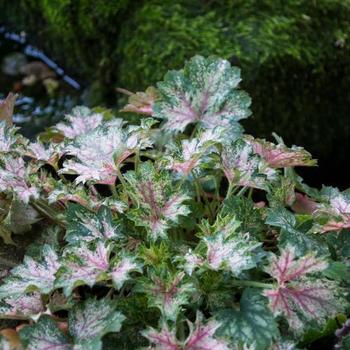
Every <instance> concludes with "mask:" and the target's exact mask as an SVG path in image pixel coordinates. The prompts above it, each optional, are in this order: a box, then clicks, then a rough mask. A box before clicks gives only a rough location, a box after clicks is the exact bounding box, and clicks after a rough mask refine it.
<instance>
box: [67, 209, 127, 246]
mask: <svg viewBox="0 0 350 350" xmlns="http://www.w3.org/2000/svg"><path fill="white" fill-rule="evenodd" d="M112 220H113V219H112V214H111V211H110V209H109V208H107V207H105V206H101V207H100V208H99V210H98V212H97V213H96V214H95V213H92V212H91V211H89V210H87V209H86V208H84V207H82V206H80V205H78V204H70V205H69V206H68V210H67V221H68V227H67V231H66V237H65V238H66V240H67V241H68V242H69V243H70V244H80V243H81V242H82V241H84V242H92V241H96V240H99V241H106V240H116V239H120V238H121V237H122V234H121V232H120V231H119V229H118V227H117V226H116V225H115V224H114V223H113V221H112Z"/></svg>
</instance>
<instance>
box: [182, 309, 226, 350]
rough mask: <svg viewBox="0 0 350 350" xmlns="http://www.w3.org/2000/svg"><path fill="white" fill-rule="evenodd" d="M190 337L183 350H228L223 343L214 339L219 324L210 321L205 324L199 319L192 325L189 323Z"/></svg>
mask: <svg viewBox="0 0 350 350" xmlns="http://www.w3.org/2000/svg"><path fill="white" fill-rule="evenodd" d="M189 327H190V335H189V336H188V338H187V340H186V342H185V346H184V347H183V349H184V350H229V347H228V344H227V343H226V342H225V341H222V340H218V339H215V338H214V333H215V331H216V330H217V329H218V328H219V327H220V323H219V322H217V321H215V320H211V321H209V322H207V324H205V325H203V324H202V323H201V320H200V317H199V316H198V315H197V320H196V322H195V324H194V327H193V325H192V324H191V323H190V322H189Z"/></svg>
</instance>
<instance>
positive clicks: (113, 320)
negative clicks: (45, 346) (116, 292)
mask: <svg viewBox="0 0 350 350" xmlns="http://www.w3.org/2000/svg"><path fill="white" fill-rule="evenodd" d="M124 320H125V317H124V316H123V315H122V314H121V313H120V312H118V311H116V310H115V305H114V303H113V302H112V301H110V300H107V299H100V300H91V299H90V300H86V301H85V302H84V303H82V304H77V305H76V306H75V307H74V308H73V310H72V311H71V312H70V313H69V319H68V323H69V332H70V334H71V335H72V337H73V339H74V343H75V346H74V349H81V350H83V349H84V350H90V349H91V350H100V349H102V341H101V338H102V337H103V336H104V335H105V334H107V333H110V332H119V330H120V328H121V326H122V322H123V321H124Z"/></svg>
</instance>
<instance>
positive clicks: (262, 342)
mask: <svg viewBox="0 0 350 350" xmlns="http://www.w3.org/2000/svg"><path fill="white" fill-rule="evenodd" d="M216 318H217V319H218V320H220V322H221V327H220V328H219V330H218V335H220V336H222V337H227V338H228V339H229V341H230V344H231V345H232V347H233V346H241V347H243V346H249V347H250V346H252V348H253V349H256V350H265V349H269V347H270V346H271V345H272V343H273V341H274V340H275V339H277V337H278V335H279V332H278V326H277V323H276V322H275V320H274V317H273V315H272V313H271V312H270V311H269V309H268V307H267V305H266V303H265V300H264V299H263V297H262V296H261V294H260V293H259V291H257V290H254V289H246V290H245V291H244V292H243V295H242V297H241V300H240V303H239V307H237V308H236V309H235V308H232V309H224V310H221V311H219V312H217V313H216Z"/></svg>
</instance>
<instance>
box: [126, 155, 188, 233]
mask: <svg viewBox="0 0 350 350" xmlns="http://www.w3.org/2000/svg"><path fill="white" fill-rule="evenodd" d="M125 178H126V180H127V181H128V183H129V184H130V186H129V188H128V190H129V192H130V194H131V196H132V198H134V199H135V201H137V205H138V207H137V208H135V209H133V210H131V212H130V214H129V217H130V218H131V219H132V220H133V221H134V222H135V224H136V225H138V226H143V227H145V228H146V229H147V231H148V233H149V234H150V236H151V238H153V239H157V238H158V237H166V231H167V230H168V228H169V227H171V226H174V225H176V223H177V222H178V220H179V216H186V215H187V214H188V213H189V209H188V207H187V206H186V205H184V204H183V202H184V201H185V200H187V199H188V197H187V196H185V195H184V194H182V193H176V192H175V191H174V188H173V187H172V182H171V178H170V175H169V174H168V173H166V172H164V171H161V172H157V170H156V169H155V167H154V166H153V165H152V164H151V163H149V162H147V163H143V164H142V165H140V167H139V170H138V172H135V171H129V172H127V173H126V175H125Z"/></svg>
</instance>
